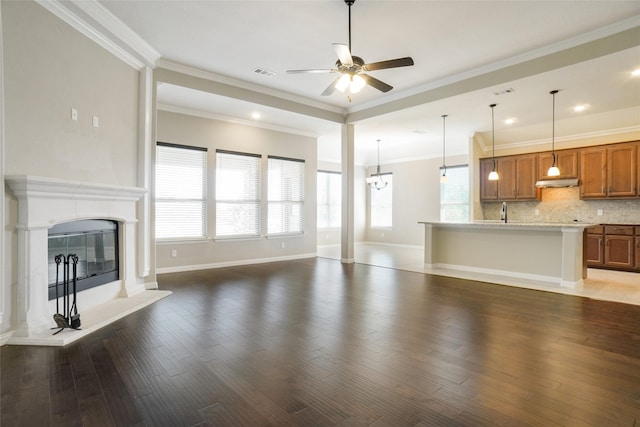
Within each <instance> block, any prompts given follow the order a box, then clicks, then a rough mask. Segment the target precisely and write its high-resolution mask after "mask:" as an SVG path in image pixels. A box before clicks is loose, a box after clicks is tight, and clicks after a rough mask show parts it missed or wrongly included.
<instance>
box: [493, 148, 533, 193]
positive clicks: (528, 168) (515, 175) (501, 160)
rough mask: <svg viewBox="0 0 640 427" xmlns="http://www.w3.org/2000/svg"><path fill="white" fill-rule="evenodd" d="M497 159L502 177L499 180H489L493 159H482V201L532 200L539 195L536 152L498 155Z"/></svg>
mask: <svg viewBox="0 0 640 427" xmlns="http://www.w3.org/2000/svg"><path fill="white" fill-rule="evenodd" d="M495 161H496V171H497V172H498V175H499V177H500V178H499V179H498V180H497V181H489V180H488V178H487V177H488V176H489V172H491V170H492V169H493V161H492V159H481V160H480V200H481V201H492V200H493V201H497V200H500V201H504V200H531V199H535V198H536V197H537V191H536V174H537V170H538V158H537V155H536V154H526V155H521V156H505V157H496V159H495Z"/></svg>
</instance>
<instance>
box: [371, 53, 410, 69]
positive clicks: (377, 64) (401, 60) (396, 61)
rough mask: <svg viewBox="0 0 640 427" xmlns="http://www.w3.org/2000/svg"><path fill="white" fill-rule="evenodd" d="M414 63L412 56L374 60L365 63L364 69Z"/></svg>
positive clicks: (402, 65) (404, 65) (406, 65)
mask: <svg viewBox="0 0 640 427" xmlns="http://www.w3.org/2000/svg"><path fill="white" fill-rule="evenodd" d="M411 65H413V59H412V58H411V57H410V56H407V57H405V58H398V59H390V60H388V61H380V62H372V63H371V64H365V65H364V66H363V67H362V69H363V70H365V71H375V70H384V69H385V68H397V67H409V66H411Z"/></svg>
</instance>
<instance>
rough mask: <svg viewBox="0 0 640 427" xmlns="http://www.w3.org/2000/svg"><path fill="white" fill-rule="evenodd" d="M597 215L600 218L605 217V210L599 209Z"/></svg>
mask: <svg viewBox="0 0 640 427" xmlns="http://www.w3.org/2000/svg"><path fill="white" fill-rule="evenodd" d="M596 213H597V214H598V216H602V215H604V210H602V209H598V210H597V212H596Z"/></svg>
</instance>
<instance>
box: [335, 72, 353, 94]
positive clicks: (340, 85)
mask: <svg viewBox="0 0 640 427" xmlns="http://www.w3.org/2000/svg"><path fill="white" fill-rule="evenodd" d="M349 77H350V76H349V74H343V75H342V77H340V78H339V79H338V81H337V82H336V89H338V90H339V91H340V92H344V91H345V90H347V88H348V87H349V84H350V83H351V79H350V78H349Z"/></svg>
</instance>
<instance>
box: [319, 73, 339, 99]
mask: <svg viewBox="0 0 640 427" xmlns="http://www.w3.org/2000/svg"><path fill="white" fill-rule="evenodd" d="M338 80H340V77H338V78H337V79H335V80H334V81H332V82H331V84H330V85H329V86H327V88H326V89H325V90H324V92H322V93H321V94H320V95H321V96H329V95H331V94H332V93H333V92H335V90H336V83H337V82H338Z"/></svg>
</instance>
